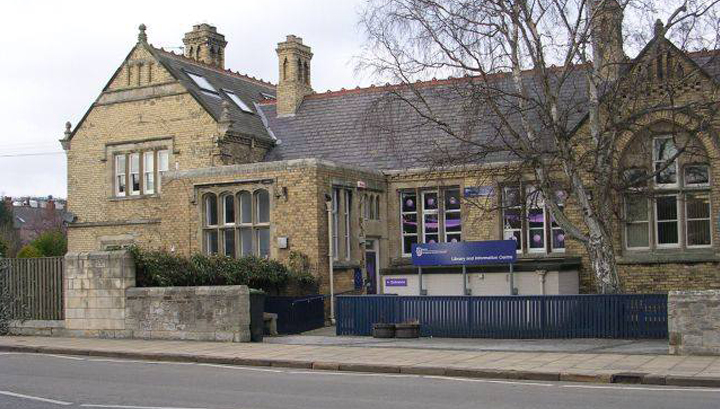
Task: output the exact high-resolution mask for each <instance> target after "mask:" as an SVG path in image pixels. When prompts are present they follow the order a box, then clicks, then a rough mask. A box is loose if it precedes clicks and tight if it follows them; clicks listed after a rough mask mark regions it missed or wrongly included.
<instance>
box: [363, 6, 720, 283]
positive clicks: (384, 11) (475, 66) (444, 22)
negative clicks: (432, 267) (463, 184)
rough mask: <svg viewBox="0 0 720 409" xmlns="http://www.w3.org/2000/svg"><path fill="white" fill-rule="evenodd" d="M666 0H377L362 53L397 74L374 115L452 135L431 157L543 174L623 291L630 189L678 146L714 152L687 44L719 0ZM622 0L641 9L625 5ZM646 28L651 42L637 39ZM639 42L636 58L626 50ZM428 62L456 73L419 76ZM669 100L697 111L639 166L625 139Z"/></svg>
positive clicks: (501, 172) (599, 277) (669, 107)
mask: <svg viewBox="0 0 720 409" xmlns="http://www.w3.org/2000/svg"><path fill="white" fill-rule="evenodd" d="M655 3H656V2H654V1H650V0H623V1H618V0H370V1H369V2H368V5H367V8H366V10H365V11H364V15H363V20H362V24H363V26H364V29H365V31H366V33H367V37H368V42H367V47H366V49H365V52H364V54H363V56H362V57H361V60H360V64H359V67H360V69H364V70H370V71H371V72H372V73H373V74H374V75H376V76H377V77H378V78H383V79H389V80H392V81H396V82H399V83H400V84H399V85H398V86H392V87H387V92H385V93H384V94H383V95H382V97H381V98H378V100H377V101H376V102H375V103H374V104H373V107H372V108H371V110H370V111H371V112H370V116H369V117H370V118H372V121H371V122H372V124H373V126H374V127H375V129H376V130H377V131H378V132H380V133H382V134H383V135H384V136H385V137H387V138H390V139H392V137H393V135H394V134H395V133H397V132H408V125H407V122H404V123H403V125H402V126H405V129H402V130H399V129H398V124H397V123H396V122H395V121H394V120H393V119H392V117H393V116H395V117H397V115H398V112H395V111H393V110H396V111H397V110H401V111H403V112H404V114H405V115H412V117H413V118H414V120H413V125H412V126H414V127H427V128H432V129H433V132H435V133H436V134H437V135H440V136H442V137H441V138H437V139H435V140H434V141H433V142H428V144H431V145H432V146H431V147H432V149H431V151H432V152H431V153H429V154H428V155H427V156H426V159H427V161H428V165H429V167H432V168H436V169H438V170H450V169H457V168H459V167H460V168H465V169H482V171H479V172H477V175H484V176H478V177H488V178H492V179H493V180H495V181H500V183H507V182H513V183H519V182H521V181H523V180H532V185H533V189H535V190H533V191H532V192H530V193H529V196H530V198H531V199H532V200H540V198H542V200H543V201H544V203H545V204H546V205H547V206H548V207H549V209H550V211H551V213H552V218H553V220H554V221H555V222H556V223H557V224H558V225H559V226H560V227H561V228H562V229H563V230H564V232H565V233H566V234H568V235H569V236H570V237H572V238H573V239H575V240H576V241H578V242H579V243H582V245H583V246H584V248H585V250H586V251H587V254H588V257H589V260H590V264H591V268H592V270H593V272H594V276H595V279H596V285H597V288H598V291H599V292H602V293H613V292H618V291H620V290H621V287H620V283H619V279H618V272H617V265H616V248H615V243H616V241H617V237H618V235H619V232H618V226H619V225H620V224H619V223H618V217H620V218H622V215H623V213H624V212H623V211H622V210H623V209H622V207H623V206H622V205H621V204H622V203H623V200H622V198H623V195H625V194H627V193H628V192H630V193H632V194H634V195H636V194H652V193H653V190H652V188H651V187H652V185H653V183H654V182H657V181H659V180H661V179H662V178H664V177H669V176H668V175H669V174H670V173H672V172H677V169H676V168H673V165H672V164H673V163H674V161H675V160H676V159H677V158H678V157H679V156H680V155H690V154H700V153H704V152H701V151H702V149H699V150H698V152H691V151H692V150H693V149H694V148H696V147H697V143H696V142H695V140H696V138H694V136H697V135H698V134H700V133H702V132H704V131H706V130H707V127H708V124H709V123H710V122H711V121H712V120H713V118H715V116H716V113H715V112H716V107H717V99H716V97H715V93H714V89H713V90H707V89H703V90H700V89H697V87H696V88H694V89H693V88H689V84H696V83H698V82H699V81H700V78H701V77H703V75H704V74H702V73H701V72H700V70H698V69H697V65H693V64H694V63H690V62H689V61H688V60H687V59H686V58H685V56H686V55H687V54H685V51H687V50H688V49H689V48H692V47H698V46H707V45H713V46H714V40H715V37H714V36H715V33H717V32H718V31H717V30H716V28H717V21H718V20H717V19H716V18H715V13H716V4H717V3H718V0H705V1H703V0H686V1H675V2H672V1H670V2H668V3H666V2H662V3H663V4H662V7H661V8H660V9H655V7H657V6H656V5H655ZM624 12H625V13H629V14H630V16H629V17H627V18H625V19H623V13H624ZM658 13H660V14H662V15H667V16H668V17H667V19H666V21H665V23H663V22H662V21H660V20H658V21H657V22H656V23H655V24H654V25H653V26H652V27H651V28H650V31H651V35H650V36H649V37H648V36H643V35H637V34H638V30H635V31H633V32H632V33H633V35H623V24H624V25H625V26H626V28H627V27H628V26H632V25H633V24H637V23H638V21H640V20H642V18H643V16H645V15H648V14H649V15H658ZM708 33H712V36H711V37H710V36H708ZM666 37H667V38H671V39H672V41H673V43H672V44H671V43H668V42H666V41H664V40H665V38H666ZM648 39H650V41H649V44H648V45H647V46H645V47H643V49H642V50H640V49H639V47H637V46H634V45H633V44H632V43H633V41H634V42H635V44H637V43H638V42H640V41H645V42H647V41H648ZM624 40H625V41H624ZM633 47H635V49H636V50H635V51H637V52H638V53H639V56H638V57H636V58H635V59H634V60H633V59H630V58H628V57H627V56H626V55H625V49H626V48H630V49H632V48H633ZM639 60H642V61H651V63H642V64H640V63H636V61H639ZM705 62H706V63H708V61H705ZM430 76H443V77H449V78H450V79H449V80H445V81H435V80H433V81H430V82H429V83H428V82H418V80H426V79H427V78H428V77H430ZM703 78H704V77H703ZM689 91H694V92H689ZM706 91H708V92H706ZM690 93H692V95H693V97H692V98H691V97H689V95H690ZM398 107H400V108H398ZM658 112H663V113H666V114H667V116H669V117H670V119H669V121H668V122H669V123H674V122H675V121H674V120H673V118H674V117H676V116H677V117H680V116H682V117H683V118H686V117H690V118H693V119H696V120H694V121H690V122H688V121H684V122H683V121H680V120H679V119H678V121H677V122H682V123H683V124H684V125H683V127H682V129H680V128H678V129H675V128H673V129H669V130H665V132H666V133H669V134H671V135H672V136H673V144H672V146H670V147H668V149H667V150H668V152H669V153H668V154H667V155H666V156H664V157H662V158H660V159H661V160H660V161H656V162H654V163H651V164H649V166H645V165H646V164H643V165H642V166H641V167H642V170H643V171H642V172H631V170H633V169H636V168H635V167H633V166H630V165H629V164H628V163H626V162H628V161H629V160H630V159H628V157H629V156H628V154H627V151H626V150H623V149H621V146H624V144H625V142H627V141H626V140H625V139H627V135H628V133H629V132H630V133H632V132H635V131H638V130H639V129H641V128H642V127H643V126H645V125H644V122H643V121H644V119H645V118H646V117H647V116H648V115H651V114H654V113H658ZM638 149H648V147H647V144H639V145H638ZM400 150H401V151H402V147H400ZM650 150H651V149H650ZM670 177H671V176H670ZM566 202H572V203H573V205H574V208H575V209H577V210H578V211H577V212H576V213H575V214H573V213H572V211H570V210H569V209H570V206H566ZM478 205H479V206H482V207H484V208H487V204H486V203H481V204H478ZM496 205H497V207H503V206H510V205H514V203H508V202H507V201H498V203H496ZM530 206H532V205H530Z"/></svg>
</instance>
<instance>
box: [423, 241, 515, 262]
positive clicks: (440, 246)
mask: <svg viewBox="0 0 720 409" xmlns="http://www.w3.org/2000/svg"><path fill="white" fill-rule="evenodd" d="M516 249H517V243H516V242H515V241H514V240H490V241H464V242H460V243H425V244H413V245H412V261H413V264H414V265H416V266H459V265H467V266H476V265H481V264H508V263H513V262H515V259H516V258H517V250H516Z"/></svg>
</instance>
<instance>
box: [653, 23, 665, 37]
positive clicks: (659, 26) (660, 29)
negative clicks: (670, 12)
mask: <svg viewBox="0 0 720 409" xmlns="http://www.w3.org/2000/svg"><path fill="white" fill-rule="evenodd" d="M663 36H665V24H663V22H662V20H660V19H657V20H655V37H663Z"/></svg>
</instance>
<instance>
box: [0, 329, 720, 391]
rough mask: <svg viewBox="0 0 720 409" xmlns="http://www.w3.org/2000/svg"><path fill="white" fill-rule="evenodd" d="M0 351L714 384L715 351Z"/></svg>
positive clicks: (718, 383)
mask: <svg viewBox="0 0 720 409" xmlns="http://www.w3.org/2000/svg"><path fill="white" fill-rule="evenodd" d="M0 351H5V352H38V353H52V354H68V355H95V356H109V357H119V358H133V359H147V360H171V361H186V362H204V363H215V364H229V365H252V366H278V367H291V368H308V369H321V370H336V371H337V370H339V371H356V372H378V373H406V374H418V375H436V376H453V377H472V378H497V379H526V380H543V381H576V382H602V383H608V382H618V383H646V384H654V385H682V386H707V387H720V357H709V356H703V357H700V356H693V357H688V356H670V355H632V354H607V353H606V354H594V353H558V352H504V351H458V350H439V349H432V350H430V349H414V348H392V347H387V348H376V347H361V346H338V345H333V346H318V345H278V344H270V343H263V344H232V343H211V342H190V341H145V340H106V339H82V338H42V337H0Z"/></svg>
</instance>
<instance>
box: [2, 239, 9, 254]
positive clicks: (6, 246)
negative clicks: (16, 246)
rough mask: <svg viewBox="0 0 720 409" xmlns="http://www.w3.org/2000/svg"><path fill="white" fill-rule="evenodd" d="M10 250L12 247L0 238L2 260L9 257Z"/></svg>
mask: <svg viewBox="0 0 720 409" xmlns="http://www.w3.org/2000/svg"><path fill="white" fill-rule="evenodd" d="M9 249H10V246H8V244H7V243H5V240H3V239H1V238H0V258H2V257H7V256H8V250H9Z"/></svg>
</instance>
